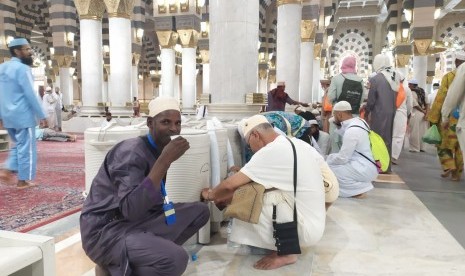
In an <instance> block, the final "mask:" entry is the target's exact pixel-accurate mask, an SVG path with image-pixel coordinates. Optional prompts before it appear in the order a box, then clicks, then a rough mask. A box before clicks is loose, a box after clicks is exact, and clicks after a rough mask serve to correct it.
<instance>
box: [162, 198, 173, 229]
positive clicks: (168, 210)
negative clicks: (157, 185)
mask: <svg viewBox="0 0 465 276" xmlns="http://www.w3.org/2000/svg"><path fill="white" fill-rule="evenodd" d="M163 211H164V212H165V222H166V225H172V224H174V223H175V222H176V212H175V211H174V204H173V202H169V203H164V204H163Z"/></svg>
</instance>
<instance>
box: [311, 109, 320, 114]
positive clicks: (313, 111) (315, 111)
mask: <svg viewBox="0 0 465 276" xmlns="http://www.w3.org/2000/svg"><path fill="white" fill-rule="evenodd" d="M312 114H313V115H320V111H318V109H313V110H312Z"/></svg>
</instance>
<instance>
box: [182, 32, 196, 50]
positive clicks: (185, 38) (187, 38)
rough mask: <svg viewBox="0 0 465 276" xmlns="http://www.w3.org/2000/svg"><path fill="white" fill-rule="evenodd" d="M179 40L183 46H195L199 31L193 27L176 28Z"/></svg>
mask: <svg viewBox="0 0 465 276" xmlns="http://www.w3.org/2000/svg"><path fill="white" fill-rule="evenodd" d="M178 34H179V40H181V45H182V47H183V48H195V47H197V42H198V40H199V32H197V31H196V30H194V29H186V30H178Z"/></svg>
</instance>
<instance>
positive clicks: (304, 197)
mask: <svg viewBox="0 0 465 276" xmlns="http://www.w3.org/2000/svg"><path fill="white" fill-rule="evenodd" d="M242 132H243V133H244V137H245V141H246V142H247V144H249V145H250V148H251V149H252V151H253V152H255V154H254V155H253V156H252V158H251V159H250V161H249V162H248V163H247V164H246V165H245V166H244V167H243V168H242V169H241V170H240V171H239V172H238V173H236V174H234V175H232V176H231V177H229V178H227V179H225V180H224V181H222V182H221V183H220V184H219V185H218V186H216V187H215V188H214V189H204V190H203V191H202V197H203V198H204V199H206V200H210V201H214V202H215V204H216V205H217V206H225V205H227V204H228V203H230V200H231V197H232V194H233V192H234V191H235V190H236V189H237V188H238V187H240V186H242V185H244V184H247V183H249V182H251V181H254V182H256V183H259V184H262V185H263V186H265V188H266V189H272V188H274V189H275V190H273V191H269V192H266V193H265V196H264V199H263V209H262V212H261V214H260V218H259V221H258V224H251V223H247V222H243V221H240V220H238V219H234V222H233V225H232V232H231V237H230V239H231V241H233V242H235V243H239V244H246V245H250V246H255V247H259V248H265V249H269V250H272V251H271V254H270V255H267V256H265V257H263V258H262V259H260V260H259V261H258V262H257V263H255V264H254V267H255V268H257V269H264V270H269V269H275V268H279V267H281V266H284V265H288V264H292V263H295V262H296V261H297V255H283V256H278V255H277V252H276V246H275V242H276V241H275V239H274V238H273V224H272V213H273V205H277V211H276V212H277V223H283V222H289V221H292V220H293V208H294V207H293V206H294V184H293V172H294V154H293V151H292V145H291V143H290V142H289V141H288V140H287V139H286V137H284V136H282V135H279V134H277V133H276V132H275V131H274V130H273V127H272V126H271V125H270V124H269V123H268V121H267V119H266V118H265V117H264V116H263V115H255V116H252V117H250V118H249V119H247V120H246V121H245V123H244V126H243V131H242ZM291 140H292V142H293V143H294V145H295V148H296V153H297V189H296V191H297V192H296V207H297V225H298V226H297V227H298V235H299V244H300V247H301V248H304V247H308V246H312V245H314V244H316V243H317V242H318V241H319V240H320V238H321V236H322V235H323V230H324V226H325V216H326V212H325V192H324V188H323V179H322V173H321V169H320V165H319V164H318V161H317V160H318V158H321V157H320V156H319V154H318V153H317V152H316V150H315V149H314V148H312V147H311V146H310V145H309V144H307V143H305V142H304V141H302V140H299V139H296V138H292V139H291Z"/></svg>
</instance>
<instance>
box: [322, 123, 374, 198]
mask: <svg viewBox="0 0 465 276" xmlns="http://www.w3.org/2000/svg"><path fill="white" fill-rule="evenodd" d="M355 125H358V126H361V127H363V128H364V129H367V127H366V126H365V124H364V123H363V121H362V120H361V119H360V118H352V119H350V120H346V121H343V122H342V126H341V130H340V131H339V132H340V133H341V134H342V135H343V137H342V146H341V149H340V150H339V152H338V153H332V154H330V155H328V158H327V159H326V162H327V163H328V165H329V167H330V168H331V170H332V171H333V172H334V174H335V175H336V177H337V180H338V181H339V196H340V197H351V196H355V195H359V194H362V193H365V192H368V191H369V190H371V189H373V184H372V183H371V182H372V181H374V180H375V179H376V177H377V176H378V169H377V168H376V166H375V164H373V163H372V162H370V161H369V160H367V159H366V158H365V157H363V156H362V155H361V154H360V153H362V154H363V155H365V156H366V157H367V158H370V160H374V158H373V154H372V153H371V147H370V140H369V138H368V132H367V131H366V130H364V129H361V128H359V127H355ZM373 162H374V161H373Z"/></svg>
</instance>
